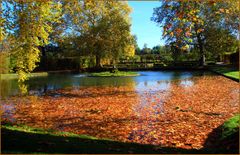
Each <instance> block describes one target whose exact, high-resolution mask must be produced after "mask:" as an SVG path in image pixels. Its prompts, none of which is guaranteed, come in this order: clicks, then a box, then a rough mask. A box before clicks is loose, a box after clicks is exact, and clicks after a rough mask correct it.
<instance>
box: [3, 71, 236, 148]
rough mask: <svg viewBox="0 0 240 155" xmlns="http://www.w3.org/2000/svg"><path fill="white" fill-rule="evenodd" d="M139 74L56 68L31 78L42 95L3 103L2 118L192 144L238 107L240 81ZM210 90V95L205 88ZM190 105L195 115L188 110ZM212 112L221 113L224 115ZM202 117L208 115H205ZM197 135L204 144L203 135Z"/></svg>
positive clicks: (121, 138) (113, 136)
mask: <svg viewBox="0 0 240 155" xmlns="http://www.w3.org/2000/svg"><path fill="white" fill-rule="evenodd" d="M140 74H142V76H139V77H109V78H101V77H86V76H79V75H71V74H67V75H62V74H55V75H50V76H49V77H46V78H34V79H31V80H30V81H29V87H30V89H31V93H33V94H36V93H39V95H43V96H40V97H36V98H35V97H32V96H27V97H26V100H24V101H22V100H23V99H22V98H21V101H20V102H17V101H16V102H17V103H18V104H16V105H14V106H10V105H11V104H7V103H2V104H1V107H2V110H3V111H4V115H3V116H2V118H8V119H9V120H10V121H14V120H13V118H15V119H16V123H17V124H26V125H29V126H33V127H44V128H52V129H56V130H63V131H69V132H74V133H77V134H87V135H92V136H96V137H99V138H110V139H114V140H119V141H128V142H137V143H143V144H157V145H161V144H164V145H169V146H171V145H172V143H171V142H173V141H176V142H181V140H183V141H188V140H189V139H190V142H189V143H190V144H192V141H195V140H194V137H195V136H197V135H198V134H199V133H198V131H202V130H203V129H202V127H204V130H205V129H206V128H207V129H206V130H209V131H211V129H212V128H213V127H214V126H213V125H212V123H214V122H211V121H214V120H217V119H222V120H223V121H224V120H225V119H226V118H229V117H230V115H231V113H234V112H236V111H237V108H236V107H237V106H238V105H237V104H236V103H237V100H238V99H239V94H238V93H239V91H237V90H238V86H237V85H238V84H235V83H234V82H232V81H228V79H225V78H223V77H214V76H209V77H207V76H204V77H201V75H202V73H198V72H177V73H175V72H140ZM197 76H199V77H197ZM5 87H6V86H5ZM11 88H12V87H11ZM62 88H65V89H62ZM221 88H225V89H221ZM51 90H53V91H51ZM209 91H211V93H212V94H211V95H209V94H208V93H206V92H209ZM13 99H16V98H14V97H13ZM19 100H20V99H19ZM9 102H11V101H9ZM226 105H228V106H226ZM176 106H177V108H176ZM190 107H191V108H190ZM212 107H214V108H212ZM223 110H224V111H223ZM188 111H190V112H191V114H192V115H187V113H188ZM222 111H223V113H221V112H222ZM211 113H220V114H221V117H219V115H213V116H212V115H209V114H211ZM203 118H204V120H207V121H206V122H205V121H201V120H203ZM208 122H210V123H209V124H207V125H206V123H208ZM216 126H218V124H216ZM192 127H194V130H192ZM193 132H196V133H193ZM176 133H184V135H182V137H176V136H178V135H180V134H176ZM204 134H205V132H204ZM204 136H207V133H206V135H203V136H202V137H204ZM179 139H180V140H179ZM199 139H200V141H199V145H201V144H200V142H201V141H204V139H201V138H199ZM193 143H194V144H195V143H196V142H193ZM194 147H195V148H199V146H194Z"/></svg>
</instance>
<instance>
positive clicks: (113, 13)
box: [69, 0, 132, 67]
mask: <svg viewBox="0 0 240 155" xmlns="http://www.w3.org/2000/svg"><path fill="white" fill-rule="evenodd" d="M76 3H78V4H77V5H76V8H75V9H76V10H79V11H73V12H72V23H74V26H73V29H74V31H75V32H76V33H77V34H79V42H80V44H81V45H82V46H85V47H86V49H87V50H88V53H89V54H91V55H92V56H94V57H95V59H96V67H101V59H103V58H106V57H108V58H111V59H114V61H115V60H117V59H118V57H119V56H120V55H121V54H123V53H124V52H125V50H124V49H126V48H125V46H129V45H130V44H131V43H132V36H131V34H130V26H131V25H130V19H129V14H130V11H131V9H130V7H129V6H128V5H127V2H120V1H116V0H107V1H94V0H84V1H77V2H76ZM69 5H72V4H71V2H70V3H69Z"/></svg>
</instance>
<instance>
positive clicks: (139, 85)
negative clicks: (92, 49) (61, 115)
mask: <svg viewBox="0 0 240 155" xmlns="http://www.w3.org/2000/svg"><path fill="white" fill-rule="evenodd" d="M138 73H140V76H137V77H87V75H86V74H68V73H66V74H49V75H48V76H47V77H33V78H30V80H29V81H27V85H28V88H29V90H30V94H35V95H42V94H44V93H46V92H47V91H50V90H51V91H52V90H57V89H63V88H67V87H75V88H79V87H91V86H127V85H130V84H131V85H134V86H135V89H136V91H137V92H138V91H142V90H146V89H147V90H148V89H151V87H153V89H167V88H168V85H169V82H170V81H172V80H180V81H179V84H180V85H182V86H191V85H193V84H194V82H193V81H192V80H191V78H192V77H194V76H203V75H210V73H209V72H188V71H185V72H182V71H142V72H138ZM0 82H1V90H0V91H1V97H3V98H4V97H9V96H13V95H17V94H18V93H19V89H18V83H17V79H11V80H1V81H0ZM156 86H158V87H156Z"/></svg>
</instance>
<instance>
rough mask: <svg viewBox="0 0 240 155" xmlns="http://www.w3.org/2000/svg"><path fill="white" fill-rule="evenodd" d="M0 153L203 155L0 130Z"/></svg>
mask: <svg viewBox="0 0 240 155" xmlns="http://www.w3.org/2000/svg"><path fill="white" fill-rule="evenodd" d="M2 153H68V154H74V153H90V154H91V153H94V154H97V153H203V151H201V150H194V149H192V150H185V149H179V148H167V147H163V148H162V147H159V146H154V145H141V144H134V143H122V142H115V141H109V140H91V139H83V138H78V137H63V136H54V135H49V134H36V133H27V132H22V131H14V130H9V129H6V128H2Z"/></svg>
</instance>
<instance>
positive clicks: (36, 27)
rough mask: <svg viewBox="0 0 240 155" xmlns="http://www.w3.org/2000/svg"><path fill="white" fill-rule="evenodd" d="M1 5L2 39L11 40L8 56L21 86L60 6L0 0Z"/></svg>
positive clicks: (40, 2)
mask: <svg viewBox="0 0 240 155" xmlns="http://www.w3.org/2000/svg"><path fill="white" fill-rule="evenodd" d="M1 4H4V7H3V11H2V13H3V15H1V17H3V19H4V21H5V24H6V25H5V27H4V30H5V32H8V33H7V34H6V37H14V41H15V42H14V44H13V45H11V55H12V56H14V57H15V59H16V71H17V73H18V75H19V79H18V81H19V82H20V83H22V82H24V81H25V80H26V79H27V78H28V77H27V73H29V72H31V71H33V70H34V69H35V67H36V63H37V62H39V55H40V51H39V46H45V45H47V44H48V43H49V34H50V33H51V32H52V24H53V23H55V22H58V17H59V10H60V8H61V5H60V4H59V3H57V2H55V1H50V0H45V1H35V0H28V1H18V0H2V3H1ZM1 21H2V20H1ZM1 23H2V22H1ZM1 29H2V27H1ZM23 89H24V90H25V89H26V88H23Z"/></svg>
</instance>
